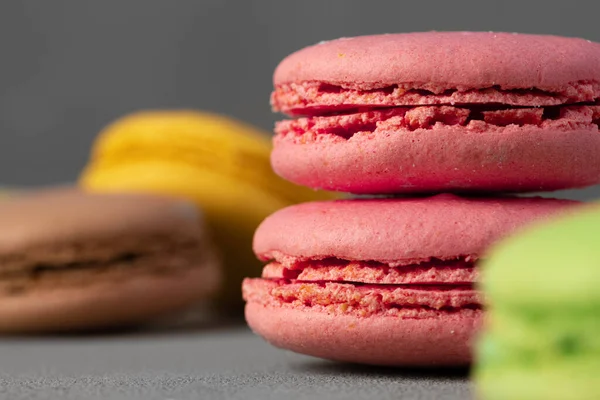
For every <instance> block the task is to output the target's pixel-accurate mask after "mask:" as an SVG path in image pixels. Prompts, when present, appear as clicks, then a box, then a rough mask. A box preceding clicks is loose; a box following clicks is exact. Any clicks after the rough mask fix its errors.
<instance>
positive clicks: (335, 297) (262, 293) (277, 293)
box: [243, 278, 481, 318]
mask: <svg viewBox="0 0 600 400" xmlns="http://www.w3.org/2000/svg"><path fill="white" fill-rule="evenodd" d="M243 294H244V299H245V300H246V301H248V302H252V303H260V304H263V305H266V306H275V307H292V308H295V309H297V308H311V309H317V310H321V311H324V312H328V313H333V314H351V315H356V316H360V317H369V316H372V315H385V316H390V317H393V316H395V317H402V318H432V317H437V316H439V315H440V313H456V312H461V313H466V314H469V315H475V314H477V313H478V312H480V309H481V299H480V296H479V294H478V293H477V291H475V290H473V289H472V288H470V287H469V286H466V285H369V284H357V283H339V282H303V281H296V280H285V279H282V280H274V279H260V278H258V279H246V280H245V281H244V285H243Z"/></svg>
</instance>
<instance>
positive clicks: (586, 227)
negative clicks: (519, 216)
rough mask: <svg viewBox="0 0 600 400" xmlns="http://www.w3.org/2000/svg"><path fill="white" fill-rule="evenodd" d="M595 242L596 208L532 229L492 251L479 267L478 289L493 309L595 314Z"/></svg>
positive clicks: (599, 220)
mask: <svg viewBox="0 0 600 400" xmlns="http://www.w3.org/2000/svg"><path fill="white" fill-rule="evenodd" d="M599 238H600V208H599V207H598V205H592V206H586V207H584V208H581V209H580V212H577V213H574V214H572V215H568V216H564V217H562V218H558V219H556V220H554V221H550V222H546V223H543V224H536V225H534V226H531V227H530V228H529V229H527V230H525V231H523V232H521V233H520V234H519V235H515V236H514V237H511V238H509V239H507V240H506V241H503V242H501V243H500V244H499V245H498V246H497V247H496V248H494V249H493V250H492V251H491V253H490V258H489V260H487V262H486V263H484V264H483V266H482V267H483V272H484V280H483V290H485V292H486V293H487V295H488V296H489V298H490V300H491V302H492V303H493V305H494V306H495V307H497V308H501V307H504V306H516V307H517V308H522V307H526V308H531V307H532V306H533V307H534V309H544V310H553V311H554V312H558V310H559V309H560V310H561V312H564V311H565V310H571V312H578V311H582V310H585V309H588V310H591V309H596V310H597V309H598V307H599V306H600V291H599V290H598V288H599V287H600V261H599V260H600V247H599V246H598V239H599ZM571 312H569V313H570V314H571V315H572V313H571Z"/></svg>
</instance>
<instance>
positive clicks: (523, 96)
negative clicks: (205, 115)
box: [271, 80, 600, 116]
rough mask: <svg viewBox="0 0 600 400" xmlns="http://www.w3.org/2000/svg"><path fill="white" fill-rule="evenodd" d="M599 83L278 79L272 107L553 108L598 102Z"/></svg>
mask: <svg viewBox="0 0 600 400" xmlns="http://www.w3.org/2000/svg"><path fill="white" fill-rule="evenodd" d="M598 98H600V82H597V81H591V80H582V81H577V82H571V83H570V84H568V85H564V86H562V87H559V88H539V87H532V88H504V87H501V86H498V85H492V86H489V87H485V88H474V87H469V86H465V85H463V86H460V87H457V86H454V87H453V86H450V85H443V84H436V83H402V84H392V85H390V84H381V83H375V82H323V81H304V82H289V83H279V84H276V85H275V90H274V92H273V93H272V95H271V105H272V108H273V110H274V111H280V112H283V113H285V114H288V115H293V116H296V115H323V114H328V113H332V112H337V111H341V110H349V109H350V110H351V109H356V108H360V107H390V106H417V105H433V104H435V105H454V104H505V105H510V106H535V107H538V106H551V105H560V104H573V103H586V102H594V101H595V100H596V99H598Z"/></svg>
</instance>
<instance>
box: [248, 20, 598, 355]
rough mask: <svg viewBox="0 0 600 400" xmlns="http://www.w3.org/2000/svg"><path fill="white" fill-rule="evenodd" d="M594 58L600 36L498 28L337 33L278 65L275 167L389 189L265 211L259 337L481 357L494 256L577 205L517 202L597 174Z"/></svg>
mask: <svg viewBox="0 0 600 400" xmlns="http://www.w3.org/2000/svg"><path fill="white" fill-rule="evenodd" d="M598 65H600V45H598V44H596V43H592V42H589V41H586V40H581V39H573V38H562V37H554V36H539V35H524V34H509V33H491V32H490V33H473V32H449V33H437V32H428V33H411V34H391V35H378V36H364V37H356V38H343V39H338V40H334V41H330V42H322V43H319V44H317V45H314V46H311V47H307V48H305V49H302V50H300V51H298V52H296V53H293V54H292V55H290V56H288V57H287V58H286V59H284V60H283V61H282V62H281V63H280V65H279V66H278V67H277V69H276V71H275V76H274V85H275V90H274V92H273V94H272V97H271V104H272V106H273V109H274V110H275V111H281V112H283V113H285V114H287V115H288V116H289V117H291V119H288V120H285V121H282V122H279V123H277V124H276V128H275V131H276V135H275V138H274V150H273V152H272V154H271V162H272V166H273V168H274V170H275V171H276V172H277V173H278V174H279V175H281V176H282V177H284V178H286V179H288V180H290V181H292V182H295V183H298V184H301V185H305V186H308V187H311V188H315V189H328V190H334V191H345V192H350V193H354V194H361V195H367V196H366V197H368V196H370V195H388V196H387V197H382V196H378V198H356V199H348V200H339V201H329V202H311V203H305V204H300V205H295V206H291V207H288V208H286V209H283V210H280V211H278V212H275V213H274V214H272V215H271V216H269V217H268V218H266V220H265V221H264V222H263V223H262V224H261V225H260V226H259V228H258V229H257V231H256V233H255V236H254V251H255V253H256V255H257V256H258V258H259V259H261V260H263V261H265V262H267V265H266V266H265V267H264V269H263V273H262V277H261V278H248V279H246V280H245V281H244V283H243V288H242V290H243V296H244V299H245V300H246V302H247V304H246V318H247V321H248V323H249V325H250V327H251V328H252V329H253V330H254V331H255V332H256V333H258V334H259V335H261V336H263V337H264V338H265V339H266V340H268V341H269V342H271V343H273V344H274V345H276V346H279V347H282V348H286V349H290V350H293V351H296V352H300V353H305V354H309V355H314V356H318V357H323V358H328V359H333V360H340V361H348V362H359V363H367V364H378V365H464V364H467V363H469V362H470V361H471V359H472V341H473V340H472V339H473V337H474V335H475V334H476V333H477V331H478V329H479V326H480V325H481V322H482V314H483V311H482V310H483V307H484V304H485V301H484V298H483V296H482V294H481V292H480V291H479V290H478V289H477V288H476V287H475V286H474V283H476V282H477V281H478V278H479V271H478V263H479V261H480V260H481V259H485V257H486V251H487V249H488V248H489V246H490V245H492V244H493V243H495V242H496V241H498V240H500V239H501V238H503V237H506V236H509V235H512V234H513V233H514V232H516V231H518V230H519V229H521V228H522V227H523V226H524V225H527V224H529V223H532V222H534V221H540V220H546V219H549V218H551V217H552V216H554V215H556V214H558V213H561V212H564V210H565V209H568V208H571V207H573V206H575V205H577V204H578V203H577V202H573V201H567V200H556V199H547V198H539V197H530V198H527V197H517V196H515V195H514V193H517V192H520V193H526V192H539V191H551V190H558V189H567V188H577V187H584V186H588V185H593V184H597V183H599V182H600V157H598V154H600V134H599V131H598V123H599V121H600V107H599V106H597V105H596V104H597V102H598V99H599V98H600V68H598ZM508 192H512V193H513V194H511V195H507V194H506V193H508ZM389 195H391V196H389ZM400 195H402V196H400Z"/></svg>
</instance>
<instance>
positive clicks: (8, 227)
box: [0, 189, 221, 333]
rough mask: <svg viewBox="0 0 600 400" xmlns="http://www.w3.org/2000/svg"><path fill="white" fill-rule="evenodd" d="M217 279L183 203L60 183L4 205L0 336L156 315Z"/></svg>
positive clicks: (196, 296) (198, 226) (209, 288)
mask: <svg viewBox="0 0 600 400" xmlns="http://www.w3.org/2000/svg"><path fill="white" fill-rule="evenodd" d="M220 278H221V269H220V266H219V263H218V261H217V257H216V256H215V253H214V249H213V247H212V244H211V242H210V240H209V238H208V237H207V233H206V230H205V228H204V224H203V221H202V219H201V216H200V215H199V214H198V212H197V211H196V208H195V207H193V206H192V205H190V204H187V203H186V202H183V201H180V200H174V199H169V198H163V197H155V196H148V195H123V194H102V195H100V194H87V193H83V192H79V191H76V190H73V189H57V190H44V191H41V192H38V193H30V194H26V195H22V196H17V197H14V198H11V199H9V200H5V201H3V202H1V203H0V333H41V332H60V331H81V330H89V329H105V328H113V327H121V326H131V325H136V324H139V323H143V322H149V321H150V320H152V319H154V318H155V317H159V316H163V315H165V314H169V313H172V312H176V311H180V310H182V309H185V308H186V307H187V306H190V305H192V304H194V303H195V302H196V301H198V300H200V299H203V298H206V297H208V296H210V295H211V294H212V293H213V292H214V291H215V290H216V289H217V288H218V285H219V283H220Z"/></svg>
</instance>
